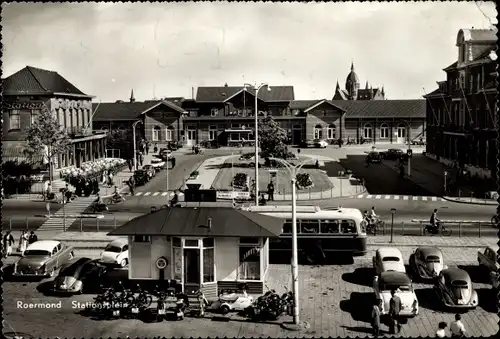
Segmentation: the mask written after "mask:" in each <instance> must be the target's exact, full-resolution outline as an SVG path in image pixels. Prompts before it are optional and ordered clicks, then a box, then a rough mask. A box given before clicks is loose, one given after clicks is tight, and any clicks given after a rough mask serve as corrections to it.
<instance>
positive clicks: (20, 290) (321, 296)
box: [2, 248, 499, 338]
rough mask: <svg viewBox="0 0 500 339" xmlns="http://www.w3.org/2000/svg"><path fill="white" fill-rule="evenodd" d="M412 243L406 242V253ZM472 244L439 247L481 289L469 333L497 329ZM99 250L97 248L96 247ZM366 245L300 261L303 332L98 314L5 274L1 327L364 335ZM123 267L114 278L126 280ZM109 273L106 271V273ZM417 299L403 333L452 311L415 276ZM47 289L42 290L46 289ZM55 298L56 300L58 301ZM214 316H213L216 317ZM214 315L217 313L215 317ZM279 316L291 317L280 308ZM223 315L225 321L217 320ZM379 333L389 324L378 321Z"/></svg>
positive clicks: (422, 332) (368, 300)
mask: <svg viewBox="0 0 500 339" xmlns="http://www.w3.org/2000/svg"><path fill="white" fill-rule="evenodd" d="M411 251H413V249H412V248H408V249H405V251H404V253H403V256H404V258H405V259H407V258H408V256H409V253H410V252H411ZM476 251H477V249H475V248H472V249H460V248H454V249H450V248H444V249H443V257H444V260H445V262H446V264H447V265H449V266H450V267H452V266H459V267H460V268H463V269H465V270H467V271H468V272H469V274H471V279H472V281H473V287H474V289H475V290H476V291H477V293H478V295H479V306H478V307H477V308H476V309H475V310H471V311H469V312H466V313H464V314H463V315H462V321H463V323H464V325H465V327H466V330H467V333H468V335H469V336H470V337H481V336H485V337H486V336H490V335H494V334H496V333H497V331H498V320H499V319H498V316H497V314H496V312H497V308H496V298H495V294H494V291H493V290H492V289H491V287H490V286H489V284H487V283H486V280H484V278H483V277H482V276H480V275H478V274H477V273H478V270H477V266H476V262H475V260H476V258H475V256H476ZM94 252H95V253H97V251H94ZM372 254H373V249H371V250H370V253H369V254H368V255H367V256H365V257H362V258H356V259H355V261H354V262H352V263H349V264H344V265H329V266H300V268H299V295H300V300H301V305H300V306H301V319H302V320H303V321H307V322H308V323H309V324H310V329H309V330H308V331H305V332H301V333H297V332H290V331H287V330H286V329H283V328H282V327H280V326H279V322H268V323H252V322H249V321H247V320H246V319H243V318H240V317H238V316H236V315H228V316H225V317H224V318H222V319H219V318H220V315H218V316H217V315H214V314H213V313H210V312H207V314H206V317H205V318H186V319H185V320H183V321H177V322H173V321H172V322H168V324H165V323H156V322H155V323H145V322H143V321H141V320H130V319H128V320H124V319H120V320H111V321H96V320H93V319H91V318H90V316H88V315H86V314H85V313H82V312H80V311H81V308H80V307H81V306H83V305H84V303H85V302H92V300H93V297H94V295H93V294H82V295H76V296H67V297H61V296H58V297H55V296H50V295H47V293H46V291H47V288H48V287H49V286H50V284H51V282H50V280H44V281H42V282H12V281H8V279H6V280H7V281H5V282H4V284H3V286H2V288H3V291H4V299H3V307H4V313H3V314H4V327H5V329H4V331H5V332H9V331H11V332H13V331H19V332H20V333H19V334H18V335H24V337H26V338H28V337H29V335H31V336H32V337H55V336H58V337H89V338H91V337H124V336H130V337H132V336H133V337H153V336H160V335H161V336H165V337H198V336H199V334H200V333H203V336H207V337H216V336H218V337H222V336H227V337H247V338H248V337H262V336H264V337H268V336H271V337H290V336H294V337H295V336H301V337H302V336H306V337H329V336H331V337H338V336H340V337H355V336H363V337H366V336H369V335H370V332H371V326H370V317H369V315H370V310H371V305H372V303H373V289H372V287H371V286H372V277H373V270H372V268H371V267H370V266H371V263H370V260H371V255H372ZM80 255H85V256H89V257H91V258H92V257H95V256H96V255H95V254H93V253H91V252H88V253H87V252H78V253H77V256H80ZM289 272H290V267H289V265H270V270H269V279H268V285H269V287H270V288H274V289H276V291H277V292H278V293H281V292H282V291H283V289H284V286H287V287H290V275H289ZM125 274H126V270H125V271H123V274H115V275H114V277H116V278H117V279H118V278H120V279H122V280H126V277H124V276H125ZM110 280H111V279H110ZM414 288H415V293H416V295H417V298H418V300H419V305H420V312H419V315H418V316H416V317H415V318H413V319H409V320H408V322H407V323H404V324H403V328H402V334H401V335H402V337H416V336H422V337H427V336H434V333H435V331H436V328H437V324H438V323H439V322H440V321H445V322H446V323H448V324H449V323H450V322H451V321H452V318H453V316H454V313H453V312H452V311H444V312H443V310H442V309H441V306H440V304H439V300H438V299H437V298H436V296H435V294H434V293H433V291H432V285H430V284H425V283H414ZM44 293H45V295H44ZM19 302H20V303H21V304H20V305H22V306H24V305H29V304H31V305H39V304H47V303H53V304H54V305H53V307H49V308H44V309H36V308H31V309H30V308H23V307H20V306H19ZM59 302H60V308H59V305H57V303H59ZM216 316H217V317H216ZM217 320H219V321H217ZM280 320H281V321H282V322H283V321H289V320H290V318H289V317H287V316H284V317H283V318H282V319H280ZM221 321H223V326H222V324H221ZM381 330H382V335H385V334H387V326H386V325H382V328H381Z"/></svg>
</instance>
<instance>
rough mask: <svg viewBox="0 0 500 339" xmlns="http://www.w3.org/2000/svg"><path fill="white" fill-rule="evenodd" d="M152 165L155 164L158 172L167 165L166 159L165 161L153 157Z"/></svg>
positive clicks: (154, 166)
mask: <svg viewBox="0 0 500 339" xmlns="http://www.w3.org/2000/svg"><path fill="white" fill-rule="evenodd" d="M151 166H153V168H154V169H155V171H156V173H158V172H159V171H161V170H162V169H163V168H164V167H165V161H163V160H161V159H157V158H156V159H155V158H153V159H151Z"/></svg>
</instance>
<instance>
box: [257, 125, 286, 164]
mask: <svg viewBox="0 0 500 339" xmlns="http://www.w3.org/2000/svg"><path fill="white" fill-rule="evenodd" d="M287 140H288V135H287V132H286V130H284V129H283V128H281V127H280V125H279V124H278V123H277V122H276V121H275V120H274V118H273V117H272V116H267V117H265V118H264V119H263V120H262V121H260V122H259V144H260V154H261V156H262V157H263V158H266V159H267V158H270V157H273V158H282V159H285V158H286V155H287V153H288V147H287V146H286V142H287Z"/></svg>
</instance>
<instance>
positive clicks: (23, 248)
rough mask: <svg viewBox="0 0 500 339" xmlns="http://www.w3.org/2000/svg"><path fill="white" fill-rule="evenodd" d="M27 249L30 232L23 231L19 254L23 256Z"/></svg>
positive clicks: (20, 238)
mask: <svg viewBox="0 0 500 339" xmlns="http://www.w3.org/2000/svg"><path fill="white" fill-rule="evenodd" d="M26 247H28V232H26V230H23V231H22V232H21V236H20V237H19V253H21V255H23V254H24V251H26Z"/></svg>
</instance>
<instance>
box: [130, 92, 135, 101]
mask: <svg viewBox="0 0 500 339" xmlns="http://www.w3.org/2000/svg"><path fill="white" fill-rule="evenodd" d="M130 102H135V98H134V90H132V92H130Z"/></svg>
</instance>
